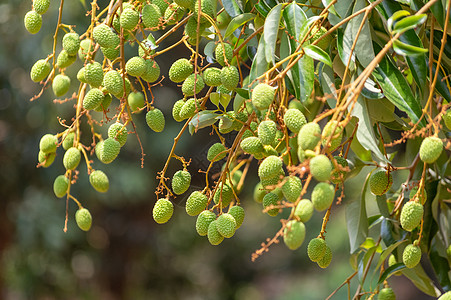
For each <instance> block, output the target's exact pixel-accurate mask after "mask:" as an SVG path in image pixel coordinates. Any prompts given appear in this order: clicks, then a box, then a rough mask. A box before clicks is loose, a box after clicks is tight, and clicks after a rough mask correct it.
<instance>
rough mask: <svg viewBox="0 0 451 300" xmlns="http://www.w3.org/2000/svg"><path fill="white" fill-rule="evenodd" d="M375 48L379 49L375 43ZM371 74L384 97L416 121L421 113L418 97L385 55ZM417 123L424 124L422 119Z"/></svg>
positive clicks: (421, 125)
mask: <svg viewBox="0 0 451 300" xmlns="http://www.w3.org/2000/svg"><path fill="white" fill-rule="evenodd" d="M375 48H376V51H378V50H379V51H380V47H379V46H376V44H375ZM378 48H379V49H378ZM373 76H374V78H375V79H376V81H377V82H378V83H379V85H380V86H381V88H382V91H383V92H384V95H385V97H387V99H388V100H390V101H391V102H392V103H393V104H394V105H395V106H396V107H397V108H398V109H399V110H401V111H403V112H405V113H407V115H408V116H409V118H410V119H411V120H412V122H414V123H417V122H418V120H419V119H420V117H421V114H422V112H421V106H420V103H419V99H415V97H414V96H413V93H412V90H411V89H410V85H409V84H408V83H407V81H406V78H405V77H404V76H403V75H402V73H401V72H400V71H399V70H398V68H396V67H395V66H394V65H393V63H392V62H391V61H390V60H389V59H388V58H387V56H385V57H384V58H382V60H381V61H380V62H379V65H378V66H377V67H376V68H375V69H374V71H373ZM419 125H420V127H423V126H424V125H425V122H424V119H423V120H422V121H421V122H420V124H419Z"/></svg>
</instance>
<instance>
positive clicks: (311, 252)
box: [307, 238, 327, 262]
mask: <svg viewBox="0 0 451 300" xmlns="http://www.w3.org/2000/svg"><path fill="white" fill-rule="evenodd" d="M326 249H327V245H326V241H325V240H323V239H322V238H314V239H312V240H311V241H310V242H309V243H308V246H307V255H308V257H309V258H310V260H311V261H313V262H318V261H319V260H320V259H321V258H323V256H324V254H326Z"/></svg>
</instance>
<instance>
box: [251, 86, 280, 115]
mask: <svg viewBox="0 0 451 300" xmlns="http://www.w3.org/2000/svg"><path fill="white" fill-rule="evenodd" d="M275 95H276V90H275V89H274V88H273V87H272V86H270V85H268V84H266V83H259V84H257V86H256V87H255V88H254V90H253V91H252V104H253V105H254V106H255V108H256V109H259V110H263V109H267V108H268V107H269V106H270V105H271V103H272V102H273V100H274V96H275Z"/></svg>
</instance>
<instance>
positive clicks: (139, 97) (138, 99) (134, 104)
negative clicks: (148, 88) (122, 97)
mask: <svg viewBox="0 0 451 300" xmlns="http://www.w3.org/2000/svg"><path fill="white" fill-rule="evenodd" d="M127 102H128V105H129V106H130V109H131V110H132V111H133V112H138V111H139V109H140V108H143V107H144V104H145V100H144V94H143V93H141V92H132V93H130V94H128V97H127Z"/></svg>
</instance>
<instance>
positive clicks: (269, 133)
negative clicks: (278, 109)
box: [257, 120, 277, 145]
mask: <svg viewBox="0 0 451 300" xmlns="http://www.w3.org/2000/svg"><path fill="white" fill-rule="evenodd" d="M257 130H258V138H259V139H260V141H261V142H262V144H263V145H271V144H272V143H273V142H274V139H275V138H276V132H277V127H276V123H275V122H274V121H272V120H266V121H262V122H261V123H260V124H259V125H258V129H257Z"/></svg>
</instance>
